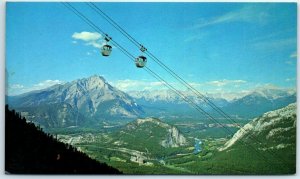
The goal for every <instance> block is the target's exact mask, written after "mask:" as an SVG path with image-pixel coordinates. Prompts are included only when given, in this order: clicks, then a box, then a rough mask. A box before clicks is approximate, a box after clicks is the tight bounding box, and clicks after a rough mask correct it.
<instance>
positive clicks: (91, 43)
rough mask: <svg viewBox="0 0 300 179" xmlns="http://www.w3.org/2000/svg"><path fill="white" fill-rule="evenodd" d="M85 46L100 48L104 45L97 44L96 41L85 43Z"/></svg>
mask: <svg viewBox="0 0 300 179" xmlns="http://www.w3.org/2000/svg"><path fill="white" fill-rule="evenodd" d="M86 45H91V46H93V47H95V48H99V49H100V48H101V47H102V46H103V45H104V44H103V43H99V42H98V41H91V42H88V43H86Z"/></svg>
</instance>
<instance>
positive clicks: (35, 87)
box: [8, 80, 64, 95]
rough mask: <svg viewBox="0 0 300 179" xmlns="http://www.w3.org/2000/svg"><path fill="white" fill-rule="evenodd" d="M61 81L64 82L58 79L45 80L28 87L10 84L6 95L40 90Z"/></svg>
mask: <svg viewBox="0 0 300 179" xmlns="http://www.w3.org/2000/svg"><path fill="white" fill-rule="evenodd" d="M63 83H64V82H63V81H60V80H45V81H41V82H39V83H37V84H34V85H32V86H29V87H28V86H24V85H22V84H11V85H9V86H8V95H19V94H22V93H27V92H30V91H34V90H41V89H45V88H48V87H50V86H53V85H56V84H63Z"/></svg>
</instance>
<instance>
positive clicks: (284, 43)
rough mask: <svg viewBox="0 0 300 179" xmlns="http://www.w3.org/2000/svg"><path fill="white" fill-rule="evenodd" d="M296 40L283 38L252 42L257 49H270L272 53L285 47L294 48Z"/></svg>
mask: <svg viewBox="0 0 300 179" xmlns="http://www.w3.org/2000/svg"><path fill="white" fill-rule="evenodd" d="M296 45H297V39H296V38H284V39H274V40H263V41H258V42H254V43H253V46H254V47H255V48H257V49H263V50H265V49H270V50H271V51H272V52H273V51H274V49H282V48H286V47H292V46H294V47H296Z"/></svg>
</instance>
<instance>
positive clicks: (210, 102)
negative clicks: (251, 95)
mask: <svg viewBox="0 0 300 179" xmlns="http://www.w3.org/2000/svg"><path fill="white" fill-rule="evenodd" d="M86 4H87V5H88V6H89V7H91V8H92V9H93V10H94V11H95V12H96V13H97V14H99V15H100V16H102V17H103V18H104V19H105V20H106V21H108V22H109V23H110V24H111V25H112V26H113V27H115V28H116V29H117V30H118V31H119V32H120V33H122V34H123V35H124V36H125V37H127V38H128V39H129V40H130V41H131V42H132V43H133V44H134V45H136V46H137V47H139V48H140V50H141V51H143V52H145V54H147V55H148V56H149V57H150V58H151V59H153V60H154V61H155V62H156V63H157V64H158V65H159V66H161V67H162V68H163V69H165V70H166V71H167V72H168V73H169V74H170V75H171V76H173V77H174V78H175V79H177V80H178V81H179V82H180V83H181V84H182V85H184V86H185V87H186V88H188V89H189V90H191V91H192V92H193V93H194V94H195V95H196V96H197V97H198V98H200V99H201V100H202V101H204V102H205V103H206V104H208V105H209V106H210V107H211V108H212V109H214V110H215V111H216V112H217V113H218V114H220V115H221V116H222V117H224V118H225V119H227V120H230V121H231V122H233V123H235V124H236V125H237V126H238V128H239V129H241V130H242V131H244V132H247V131H246V130H245V129H244V128H243V126H241V125H240V124H239V123H237V122H236V121H235V120H234V119H233V118H232V117H230V116H229V115H228V114H227V113H225V112H224V111H223V110H222V109H221V108H219V107H218V106H217V105H215V104H214V103H213V102H212V101H211V100H209V98H208V97H206V96H205V95H203V94H201V93H200V92H199V91H198V90H197V89H195V88H194V87H193V86H191V85H190V84H189V83H188V82H186V81H185V80H184V79H183V78H182V77H180V76H179V75H177V74H176V73H175V72H174V71H173V70H172V69H170V68H169V67H168V66H166V65H165V64H164V63H163V62H162V61H161V60H159V59H158V58H157V57H156V56H154V54H152V53H151V52H150V51H148V50H147V49H146V48H145V47H144V46H143V45H141V44H140V43H139V42H138V41H137V40H136V39H135V38H134V37H132V36H131V35H130V34H129V33H127V32H126V31H125V30H124V29H123V28H122V27H121V26H120V25H118V24H117V23H116V22H115V21H114V20H113V19H112V18H110V17H109V16H108V15H107V14H106V13H105V12H103V11H102V10H101V9H100V8H99V7H98V6H96V5H95V4H94V3H93V2H89V3H88V2H86ZM248 137H249V138H251V139H252V140H254V141H256V142H258V143H260V144H263V142H261V141H260V140H258V139H257V138H255V137H253V136H252V135H248Z"/></svg>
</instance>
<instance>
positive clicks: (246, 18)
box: [194, 5, 269, 28]
mask: <svg viewBox="0 0 300 179" xmlns="http://www.w3.org/2000/svg"><path fill="white" fill-rule="evenodd" d="M268 19H269V14H268V12H267V11H266V10H265V9H263V8H262V7H259V6H254V5H251V6H250V5H247V6H244V7H243V8H241V9H238V10H236V11H231V12H228V13H226V14H223V15H221V16H218V17H214V18H211V19H208V20H205V19H200V21H199V23H197V24H196V25H195V26H194V28H204V27H207V26H211V25H216V24H222V23H229V22H248V23H251V22H256V23H261V24H263V23H265V22H266V21H267V20H268Z"/></svg>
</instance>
